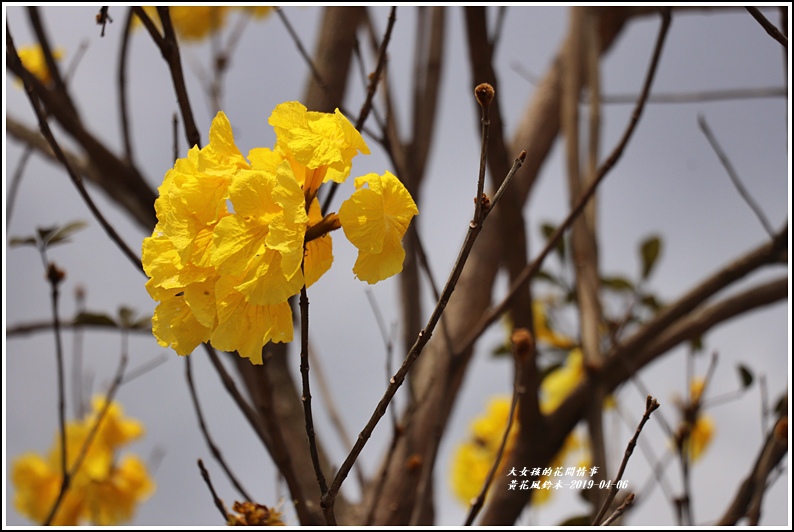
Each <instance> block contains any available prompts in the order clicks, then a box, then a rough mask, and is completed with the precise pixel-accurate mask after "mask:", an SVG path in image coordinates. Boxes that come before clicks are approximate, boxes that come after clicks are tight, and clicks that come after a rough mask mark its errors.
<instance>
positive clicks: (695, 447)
mask: <svg viewBox="0 0 794 532" xmlns="http://www.w3.org/2000/svg"><path fill="white" fill-rule="evenodd" d="M705 386H706V382H705V380H704V379H703V378H701V377H694V378H693V379H692V382H690V383H689V402H688V403H686V404H681V401H680V399H678V400H677V402H678V408H679V410H680V411H681V422H680V423H679V425H678V429H677V430H676V433H675V436H674V440H675V441H674V445H675V447H676V448H677V449H679V450H682V451H683V452H684V453H686V455H687V458H688V459H689V461H690V462H692V463H694V462H697V461H698V460H699V459H700V458H701V457H702V456H703V453H705V452H706V449H707V448H708V447H709V444H711V440H712V439H713V438H714V433H715V431H716V429H715V423H714V419H713V418H712V417H711V416H709V415H706V414H704V413H703V411H702V408H701V402H702V400H703V390H704V389H705Z"/></svg>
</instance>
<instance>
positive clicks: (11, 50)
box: [6, 28, 145, 275]
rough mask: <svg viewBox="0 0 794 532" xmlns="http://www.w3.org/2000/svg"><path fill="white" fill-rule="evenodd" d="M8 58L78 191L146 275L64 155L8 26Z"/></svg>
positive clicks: (101, 223) (44, 133) (109, 234)
mask: <svg viewBox="0 0 794 532" xmlns="http://www.w3.org/2000/svg"><path fill="white" fill-rule="evenodd" d="M6 47H7V48H6V60H7V61H8V65H9V66H10V67H11V70H12V71H13V72H14V73H15V74H17V75H18V76H19V77H20V78H22V81H23V82H24V84H25V92H26V93H27V95H28V99H29V100H30V104H31V106H32V107H33V111H34V112H35V113H36V117H37V118H38V121H39V128H40V129H41V133H42V135H44V138H46V139H47V142H48V143H49V145H50V147H51V148H52V151H53V152H54V153H55V156H56V157H57V158H58V160H59V161H60V162H61V164H63V166H64V168H66V171H67V173H68V174H69V177H70V178H71V179H72V182H73V183H74V184H75V186H76V187H77V191H78V192H79V193H80V196H81V197H82V198H83V200H84V201H85V203H86V205H88V208H89V210H90V211H91V213H92V214H93V215H94V217H95V218H96V219H97V221H99V224H100V225H101V226H102V228H103V229H104V230H105V232H106V233H107V234H108V236H109V237H110V239H111V240H112V241H113V242H114V243H115V244H116V245H117V246H118V247H119V248H120V249H121V251H122V252H123V253H124V255H125V256H126V257H127V258H128V259H129V260H130V261H131V262H132V263H133V264H134V265H135V267H136V268H137V269H138V271H140V272H141V273H143V274H144V275H145V272H144V271H143V266H142V264H141V259H140V257H139V256H138V255H137V254H136V253H135V252H133V251H132V249H130V247H129V246H128V245H127V244H126V243H125V242H124V241H123V240H122V239H121V236H120V235H119V234H118V233H117V232H116V230H115V229H114V228H113V226H111V225H110V223H109V222H108V221H107V219H105V217H104V216H103V215H102V213H101V212H100V211H99V208H98V207H97V206H96V204H94V201H93V200H92V199H91V197H90V196H89V195H88V191H87V190H86V188H85V185H83V179H82V177H81V176H80V175H79V174H77V173H76V172H75V171H74V169H73V168H72V166H71V165H70V164H69V161H68V160H67V158H66V156H65V155H64V153H63V151H62V150H61V147H60V145H59V144H58V141H56V140H55V136H54V135H53V134H52V130H51V129H50V126H49V124H48V123H47V119H46V116H45V114H44V111H43V110H42V109H41V106H40V102H39V101H38V99H37V97H36V95H35V94H34V86H35V85H34V82H33V81H32V79H33V75H32V74H31V73H30V72H29V71H28V70H27V69H26V68H25V67H24V66H23V65H22V61H20V59H19V55H18V54H17V49H16V46H14V39H13V38H12V37H11V32H10V31H9V29H8V28H6Z"/></svg>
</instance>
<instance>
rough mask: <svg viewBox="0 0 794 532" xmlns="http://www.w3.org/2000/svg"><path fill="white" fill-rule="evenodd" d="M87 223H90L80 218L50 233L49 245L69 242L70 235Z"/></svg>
mask: <svg viewBox="0 0 794 532" xmlns="http://www.w3.org/2000/svg"><path fill="white" fill-rule="evenodd" d="M87 225H88V224H87V223H86V222H83V221H80V220H78V221H76V222H71V223H68V224H66V225H64V226H63V227H61V228H60V229H58V230H57V231H55V233H53V234H52V235H50V237H49V240H47V241H46V242H47V245H48V246H54V245H55V244H61V243H63V242H68V241H69V237H70V236H72V235H73V234H74V233H76V232H77V231H79V230H80V229H82V228H83V227H85V226H87Z"/></svg>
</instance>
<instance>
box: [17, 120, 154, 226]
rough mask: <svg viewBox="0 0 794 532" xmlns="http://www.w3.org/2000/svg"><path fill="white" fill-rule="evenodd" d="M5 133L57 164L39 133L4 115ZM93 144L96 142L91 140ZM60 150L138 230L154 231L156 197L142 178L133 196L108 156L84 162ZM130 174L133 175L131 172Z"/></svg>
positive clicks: (73, 154)
mask: <svg viewBox="0 0 794 532" xmlns="http://www.w3.org/2000/svg"><path fill="white" fill-rule="evenodd" d="M6 133H7V134H8V135H9V136H10V137H13V138H16V139H18V140H19V141H21V142H24V143H26V144H27V145H28V146H31V147H32V148H33V149H35V150H36V151H37V152H38V153H39V154H40V155H43V156H45V157H46V158H47V159H49V160H51V161H53V162H56V163H58V164H60V161H59V159H58V157H57V156H56V155H55V153H54V152H53V151H52V148H51V147H50V145H49V144H48V143H47V140H46V139H45V138H44V137H43V136H42V135H41V133H40V132H38V131H35V130H33V129H31V128H29V127H27V126H25V125H24V124H22V122H20V121H18V120H17V119H15V118H13V117H12V116H9V115H8V114H6ZM86 134H87V133H86ZM94 142H96V141H95V140H94ZM61 150H62V151H63V154H64V156H65V157H66V159H67V160H68V161H69V164H70V166H71V167H72V168H74V169H75V171H77V172H79V174H80V175H81V176H83V177H84V178H85V179H87V180H88V181H90V182H92V183H94V184H96V185H97V186H98V187H100V188H101V189H102V190H104V191H105V193H106V194H108V196H110V198H111V199H113V200H114V201H115V202H116V203H118V204H119V205H120V206H121V207H123V208H124V210H126V211H127V212H128V213H129V214H130V215H131V216H132V218H133V219H134V220H135V221H136V222H138V225H139V226H141V227H143V228H144V229H146V230H149V231H150V230H151V229H152V228H153V227H154V224H155V223H156V222H157V218H156V216H155V213H154V200H155V199H156V196H155V193H154V191H153V190H152V189H151V187H149V186H148V185H147V184H146V183H145V181H144V180H143V177H141V176H140V175H138V177H137V178H136V179H140V181H139V185H140V186H137V187H136V190H137V192H133V191H132V188H131V187H130V186H127V183H125V182H124V180H123V179H120V177H121V172H124V171H125V170H122V169H121V166H122V165H123V164H124V163H122V162H121V161H120V160H119V159H117V158H115V156H113V155H112V154H110V153H109V152H107V153H105V155H107V158H105V155H103V156H100V157H94V156H91V157H90V158H84V157H80V156H78V155H76V154H75V153H73V152H71V151H69V150H67V149H64V148H61ZM89 153H91V152H89ZM111 158H113V159H115V160H112V159H111ZM108 168H115V169H117V170H118V171H109V170H107V169H108ZM128 168H129V167H128ZM131 172H136V171H135V170H131ZM136 173H137V172H136Z"/></svg>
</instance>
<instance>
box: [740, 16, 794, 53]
mask: <svg viewBox="0 0 794 532" xmlns="http://www.w3.org/2000/svg"><path fill="white" fill-rule="evenodd" d="M745 9H747V11H748V12H749V13H750V14H751V15H752V16H753V18H754V19H755V20H757V21H758V23H759V24H760V25H761V27H762V28H764V30H766V32H767V33H768V34H769V36H770V37H772V38H773V39H775V40H776V41H777V42H779V43H780V44H782V45H783V47H784V48H786V49H788V37H786V36H785V35H783V34H782V33H780V30H779V29H777V28H776V27H775V25H774V24H772V23H771V22H769V20H767V18H766V17H765V16H764V14H763V13H761V11H759V10H758V8H757V7H753V6H746V7H745Z"/></svg>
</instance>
